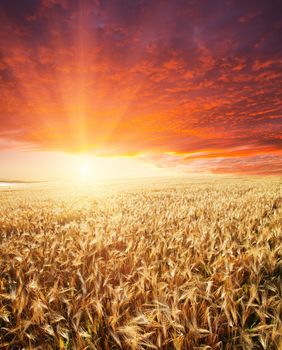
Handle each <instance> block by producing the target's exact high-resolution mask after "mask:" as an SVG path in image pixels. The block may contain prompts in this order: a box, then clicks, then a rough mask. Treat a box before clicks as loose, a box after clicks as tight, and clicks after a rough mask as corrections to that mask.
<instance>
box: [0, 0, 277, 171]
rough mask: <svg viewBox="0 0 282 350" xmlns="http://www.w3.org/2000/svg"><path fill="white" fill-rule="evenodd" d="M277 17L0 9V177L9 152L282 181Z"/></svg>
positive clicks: (41, 2)
mask: <svg viewBox="0 0 282 350" xmlns="http://www.w3.org/2000/svg"><path fill="white" fill-rule="evenodd" d="M281 14H282V6H281V1H278V0H277V1H274V0H273V1H272V0H260V1H257V0H248V1H246V0H244V1H243V0H242V1H241V0H225V1H224V0H213V1H210V0H201V1H196V0H174V1H168V0H167V1H166V0H158V1H154V0H140V1H138V0H136V1H132V0H115V1H111V0H104V1H102V0H101V1H99V0H97V1H96V0H91V1H90V0H85V1H79V0H21V1H16V0H1V3H0V23H1V24H0V44H1V45H0V91H1V93H0V178H1V154H4V153H5V154H7V152H10V151H13V152H16V153H17V157H21V156H22V155H23V154H24V152H42V151H43V152H61V151H63V152H91V154H94V155H98V156H109V157H113V156H137V155H142V157H143V158H146V159H148V161H149V162H151V163H154V164H155V165H156V166H158V167H165V168H175V167H177V168H178V169H181V171H183V172H185V171H186V170H187V171H190V170H191V169H192V170H193V171H196V172H211V173H246V174H282V147H281V146H282V140H281V139H282V136H281V135H282V133H281V131H282V123H281V116H282V115H281V112H282V103H281V95H282V94H281V92H282V40H281V32H282V15H281ZM3 159H4V158H3ZM5 159H6V160H7V156H6V158H5ZM13 159H14V158H13ZM3 162H4V161H3ZM3 162H2V164H4V163H3ZM5 164H6V166H8V165H7V164H8V162H7V161H6V163H5ZM19 171H20V170H19Z"/></svg>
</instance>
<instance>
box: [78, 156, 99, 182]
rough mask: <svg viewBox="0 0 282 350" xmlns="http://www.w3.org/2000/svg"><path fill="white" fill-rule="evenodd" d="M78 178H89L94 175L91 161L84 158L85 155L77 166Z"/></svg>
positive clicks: (83, 179)
mask: <svg viewBox="0 0 282 350" xmlns="http://www.w3.org/2000/svg"><path fill="white" fill-rule="evenodd" d="M78 174H79V180H81V181H85V180H91V179H93V178H94V177H95V173H94V168H93V163H92V161H91V159H86V158H85V157H84V158H83V159H81V160H80V162H79V166H78Z"/></svg>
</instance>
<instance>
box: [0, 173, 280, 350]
mask: <svg viewBox="0 0 282 350" xmlns="http://www.w3.org/2000/svg"><path fill="white" fill-rule="evenodd" d="M281 184H282V181H281V178H275V177H272V178H271V177H270V178H224V177H219V178H212V177H208V178H206V179H193V178H187V179H186V178H181V179H161V180H158V179H155V180H144V181H139V182H138V181H135V182H132V183H131V184H129V183H127V182H122V183H119V184H118V185H114V184H111V185H108V186H106V185H104V186H96V187H95V186H94V187H93V188H92V187H91V189H89V188H87V187H85V186H84V187H82V188H72V189H66V188H65V189H64V188H62V189H59V188H47V187H46V188H44V186H42V188H30V189H19V190H11V189H8V190H3V189H2V190H1V191H0V212H1V216H0V348H1V349H42V350H45V349H46V350H48V349H77V350H80V349H136V350H137V349H176V350H180V349H203V350H204V349H205V350H208V349H211V350H217V349H281V348H282V320H281V313H282V302H281V300H282V299H281V294H282V284H281V272H282V260H281V258H282V215H281V214H282V186H281Z"/></svg>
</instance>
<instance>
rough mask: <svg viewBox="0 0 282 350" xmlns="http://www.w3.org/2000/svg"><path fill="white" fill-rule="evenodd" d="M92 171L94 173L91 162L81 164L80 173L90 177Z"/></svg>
mask: <svg viewBox="0 0 282 350" xmlns="http://www.w3.org/2000/svg"><path fill="white" fill-rule="evenodd" d="M91 173H92V168H91V165H90V164H89V163H84V164H81V165H80V166H79V174H80V175H81V176H85V177H88V176H90V175H91Z"/></svg>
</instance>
